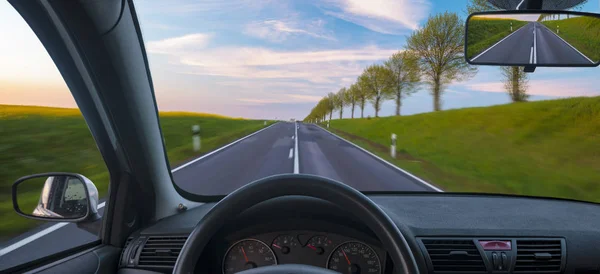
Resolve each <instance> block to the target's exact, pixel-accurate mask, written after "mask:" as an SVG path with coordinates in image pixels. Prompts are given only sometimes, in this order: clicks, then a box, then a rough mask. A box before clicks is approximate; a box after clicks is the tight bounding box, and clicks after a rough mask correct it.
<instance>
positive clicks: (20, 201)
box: [12, 172, 100, 222]
mask: <svg viewBox="0 0 600 274" xmlns="http://www.w3.org/2000/svg"><path fill="white" fill-rule="evenodd" d="M12 199H13V207H14V209H15V211H16V212H17V213H18V214H19V215H21V216H24V217H27V218H31V219H36V220H44V221H56V222H80V221H94V220H97V219H100V215H99V214H98V189H97V188H96V186H95V185H94V183H92V181H90V179H88V178H86V177H85V176H83V175H80V174H74V173H60V172H58V173H57V172H55V173H43V174H35V175H30V176H25V177H22V178H20V179H18V180H17V181H16V182H15V183H14V184H13V186H12Z"/></svg>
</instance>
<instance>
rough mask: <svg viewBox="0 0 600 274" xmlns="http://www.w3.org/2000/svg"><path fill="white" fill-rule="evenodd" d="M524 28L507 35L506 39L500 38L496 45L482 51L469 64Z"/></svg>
mask: <svg viewBox="0 0 600 274" xmlns="http://www.w3.org/2000/svg"><path fill="white" fill-rule="evenodd" d="M525 26H527V25H525ZM525 26H522V27H520V28H519V29H518V30H515V31H513V33H511V34H509V35H507V36H506V37H504V38H502V40H500V41H498V43H496V44H494V45H493V46H491V47H489V48H488V49H486V50H484V51H483V52H482V53H480V54H479V55H477V56H475V57H473V58H472V59H471V62H473V61H475V59H477V58H479V57H481V55H484V54H485V53H486V52H488V51H489V50H491V49H492V48H493V47H495V46H497V45H498V44H500V43H502V41H504V40H506V39H507V38H508V37H511V36H512V35H513V34H515V33H517V32H518V31H520V30H521V29H523V28H524V27H525Z"/></svg>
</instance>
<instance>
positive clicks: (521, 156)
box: [331, 97, 600, 202]
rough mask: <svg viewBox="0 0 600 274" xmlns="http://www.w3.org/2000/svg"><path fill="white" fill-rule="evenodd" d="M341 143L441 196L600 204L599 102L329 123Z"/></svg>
mask: <svg viewBox="0 0 600 274" xmlns="http://www.w3.org/2000/svg"><path fill="white" fill-rule="evenodd" d="M331 128H332V129H333V131H334V132H336V133H340V134H341V136H343V137H347V138H349V139H350V140H352V141H353V142H355V143H356V144H358V145H361V146H363V147H365V148H366V149H369V150H371V151H374V152H375V153H377V154H379V155H381V156H383V157H385V158H386V159H388V160H391V158H390V156H389V145H390V134H391V133H396V134H397V135H398V139H397V154H398V156H397V159H395V160H392V162H393V163H395V164H396V165H398V166H400V167H402V168H404V169H406V170H408V171H410V172H412V173H414V174H416V175H417V176H419V177H421V178H424V179H426V180H428V181H430V182H433V183H434V184H435V185H437V186H439V187H441V188H442V189H444V190H446V191H455V192H456V191H458V192H491V193H510V194H523V195H536V196H551V197H562V198H573V199H579V200H586V201H593V202H600V97H593V98H572V99H562V100H552V101H540V102H528V103H517V104H509V105H500V106H492V107H482V108H467V109H458V110H447V111H440V112H435V113H425V114H418V115H411V116H401V117H385V118H375V119H354V120H351V119H344V120H333V121H331Z"/></svg>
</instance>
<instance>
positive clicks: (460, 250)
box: [422, 239, 487, 273]
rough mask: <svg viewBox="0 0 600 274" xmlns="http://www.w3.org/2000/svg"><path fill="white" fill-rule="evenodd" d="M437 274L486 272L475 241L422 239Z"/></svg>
mask: <svg viewBox="0 0 600 274" xmlns="http://www.w3.org/2000/svg"><path fill="white" fill-rule="evenodd" d="M422 242H423V245H424V246H425V248H426V249H427V253H428V254H429V258H430V259H431V264H432V265H433V271H434V272H435V273H440V272H444V273H475V272H486V271H487V270H486V268H485V265H484V263H483V259H482V258H481V254H480V253H479V250H477V247H476V246H475V243H474V242H473V240H470V239H469V240H462V239H422Z"/></svg>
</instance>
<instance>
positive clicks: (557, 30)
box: [556, 26, 559, 34]
mask: <svg viewBox="0 0 600 274" xmlns="http://www.w3.org/2000/svg"><path fill="white" fill-rule="evenodd" d="M558 32H559V29H558V26H556V34H558Z"/></svg>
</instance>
